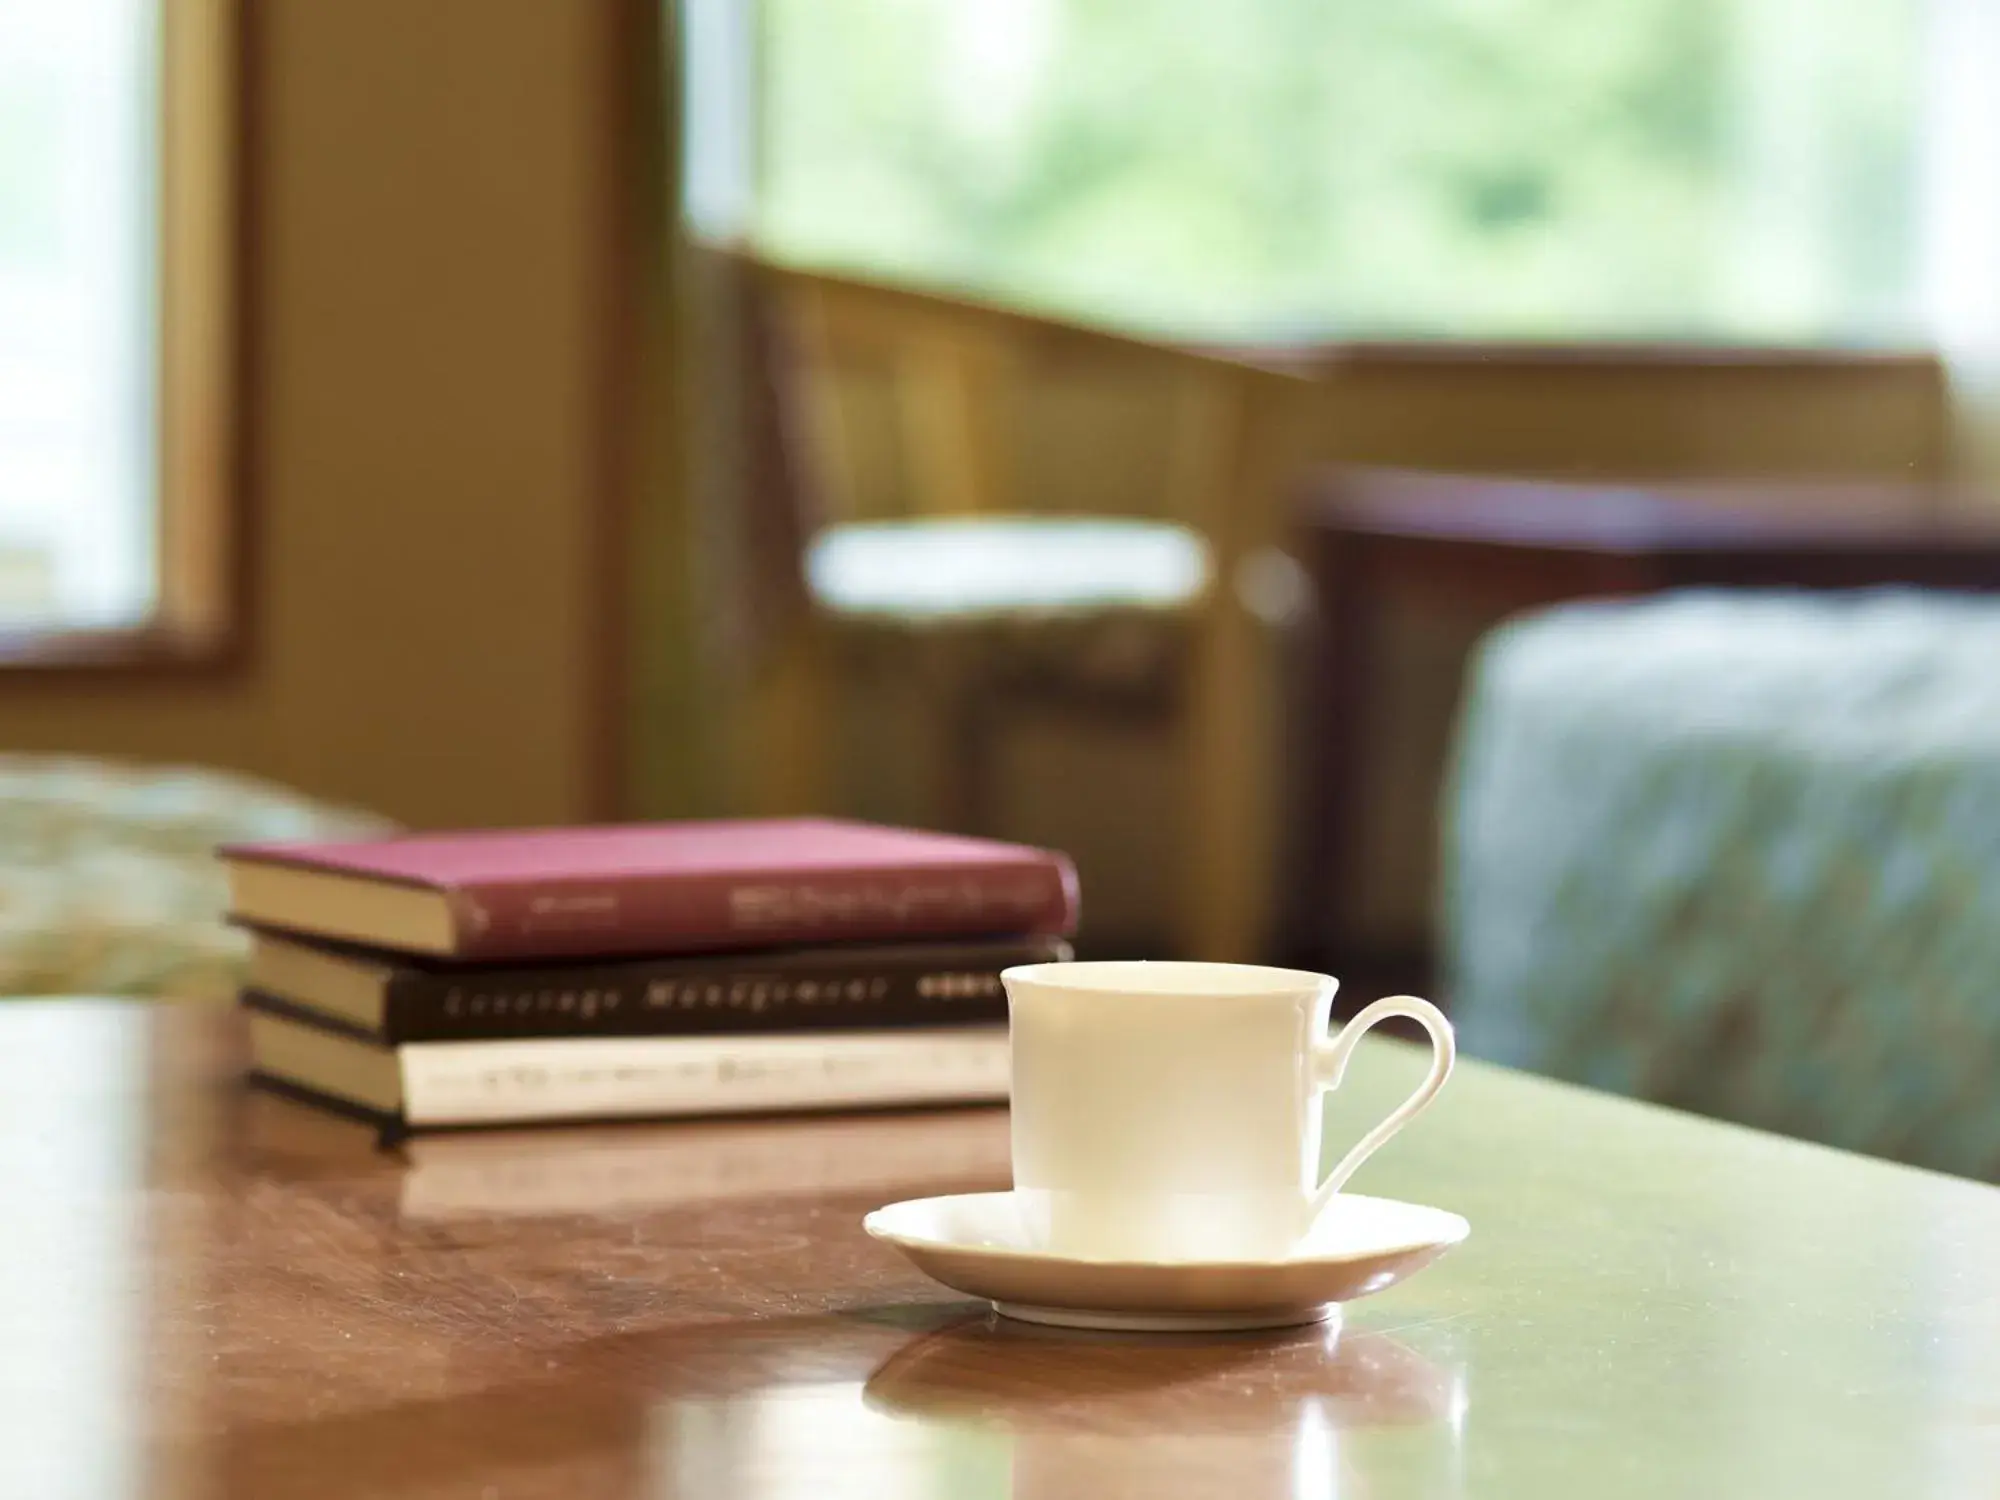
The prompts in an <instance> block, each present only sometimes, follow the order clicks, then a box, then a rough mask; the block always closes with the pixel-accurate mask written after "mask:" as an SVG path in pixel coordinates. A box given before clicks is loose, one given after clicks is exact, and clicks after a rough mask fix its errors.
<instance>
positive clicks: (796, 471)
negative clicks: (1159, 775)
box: [741, 260, 1308, 960]
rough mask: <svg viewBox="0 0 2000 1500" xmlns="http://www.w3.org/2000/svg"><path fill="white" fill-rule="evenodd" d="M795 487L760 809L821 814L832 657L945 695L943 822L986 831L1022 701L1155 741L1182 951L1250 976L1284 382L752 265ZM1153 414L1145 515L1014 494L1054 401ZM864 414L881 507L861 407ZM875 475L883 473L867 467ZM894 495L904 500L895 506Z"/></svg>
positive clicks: (1264, 834)
mask: <svg viewBox="0 0 2000 1500" xmlns="http://www.w3.org/2000/svg"><path fill="white" fill-rule="evenodd" d="M741 269H742V271H743V272H744V276H745V280H746V284H747V286H748V287H749V289H750V297H749V305H750V306H751V307H752V308H753V309H754V313H755V326H756V331H757V334H758V336H759V338H760V343H759V348H760V349H761V351H762V355H761V361H762V363H763V365H764V367H765V370H766V372H767V373H768V375H769V376H770V381H769V389H770V391H771V394H772V398H773V400H772V405H771V411H770V415H771V417H772V420H773V422H774V424H775V425H774V428H773V432H774V434H775V442H774V444H773V445H772V446H773V447H774V449H775V451H776V452H777V453H778V454H780V455H781V456H782V458H783V460H784V465H783V470H784V478H783V481H782V483H781V484H779V485H778V486H776V487H775V489H776V491H778V492H781V493H782V494H783V496H784V501H783V502H782V503H784V504H786V505H787V507H788V508H787V514H786V516H784V517H773V516H769V515H767V516H766V517H765V522H766V529H765V535H766V537H767V539H768V538H769V537H771V536H773V535H776V536H777V537H779V538H780V541H779V543H778V545H779V547H780V549H781V550H782V551H783V552H784V553H785V554H786V556H785V557H784V558H783V559H782V562H783V564H784V565H783V566H782V567H780V568H779V569H777V570H775V576H777V577H779V578H780V579H781V580H782V582H781V583H780V585H778V586H779V587H781V588H783V589H785V590H786V591H787V592H788V593H789V596H790V597H789V598H788V599H787V600H785V601H782V608H781V609H780V611H779V616H778V617H779V620H780V621H781V623H780V625H779V628H778V629H777V631H776V633H775V634H776V639H775V642H774V649H773V650H772V652H771V653H770V654H769V656H768V657H767V660H766V666H765V669H764V670H763V672H762V673H761V674H760V676H759V678H758V681H757V684H756V689H755V692H754V706H753V709H752V713H753V716H754V717H753V722H754V724H755V730H754V733H753V738H752V746H753V753H755V754H756V756H757V759H758V766H757V771H756V775H757V780H758V782H759V784H760V786H761V789H762V790H761V795H760V797H759V799H758V800H759V801H760V802H761V803H762V805H763V806H764V808H766V809H767V810H772V811H776V810H809V809H815V808H825V807H826V806H828V805H829V803H830V802H831V800H832V798H831V792H830V788H829V786H828V785H827V779H826V778H827V775H828V768H827V764H826V759H825V756H824V753H823V748H822V747H823V745H824V743H825V737H824V735H823V734H822V733H820V732H819V730H820V728H821V726H823V725H824V724H826V723H827V722H829V720H828V719H827V717H826V713H825V710H826V706H827V705H826V703H825V695H826V694H827V693H829V692H830V691H832V690H833V687H834V684H835V682H836V680H837V678H838V675H839V673H838V670H837V667H836V664H835V661H834V659H833V657H832V656H831V655H830V648H831V646H832V644H833V642H834V640H835V639H836V637H837V636H839V635H841V633H843V632H844V633H846V634H847V635H848V636H849V637H850V638H851V637H852V636H853V635H854V634H856V633H861V634H872V635H873V636H874V637H875V638H877V639H878V640H886V641H887V642H888V645H887V647H886V649H888V650H890V651H902V650H909V651H914V652H917V653H919V654H920V655H921V657H922V659H923V660H924V662H925V663H926V664H927V665H926V666H925V667H924V670H927V671H930V672H932V673H933V674H934V676H935V682H936V688H935V691H934V694H933V698H932V701H933V702H935V704H936V710H937V712H938V713H939V714H940V715H941V716H942V717H943V720H944V726H943V733H944V744H945V746H946V750H945V755H944V759H945V760H947V761H948V762H949V764H948V767H947V768H946V769H947V772H948V782H947V785H948V792H947V795H946V801H947V803H948V816H949V819H950V821H951V822H953V823H954V824H956V825H957V826H958V827H960V828H961V829H963V830H964V831H968V832H984V831H990V830H989V828H988V824H989V821H990V813H991V804H992V796H993V787H992V781H993V775H992V755H991V749H992V746H993V743H994V740H995V737H996V732H997V727H998V726H999V725H1001V724H1003V723H1004V722H1005V718H1006V715H1007V713H1008V711H1009V710H1010V708H1012V707H1013V706H1015V705H1018V704H1021V703H1023V702H1029V701H1033V702H1038V703H1048V702H1056V703H1060V704H1062V705H1064V707H1065V711H1068V710H1071V709H1073V710H1074V711H1075V712H1077V713H1079V714H1093V713H1095V714H1110V715H1118V716H1121V717H1129V716H1133V715H1142V716H1151V717H1161V718H1163V719H1165V720H1166V721H1167V722H1169V723H1172V724H1173V725H1174V727H1175V729H1176V734H1175V740H1174V742H1175V744H1176V746H1177V751H1176V753H1177V756H1178V760H1179V775H1180V781H1181V784H1182V786H1183V788H1184V790H1183V792H1182V795H1181V803H1180V811H1181V813H1182V815H1183V816H1184V833H1183V840H1182V846H1181V847H1182V849H1183V851H1184V852H1183V853H1182V855H1181V858H1180V870H1179V872H1178V878H1177V880H1176V884H1177V886H1178V889H1179V898H1178V899H1179V901H1180V902H1181V904H1182V910H1181V911H1180V913H1179V914H1178V918H1177V920H1176V922H1175V935H1174V939H1173V946H1174V948H1175V949H1176V951H1178V952H1181V953H1184V954H1186V955H1187V956H1191V957H1201V958H1208V959H1218V960H1247V959H1251V958H1254V957H1257V956H1258V955H1259V954H1260V953H1261V952H1262V951H1263V950H1264V946H1265V943H1266V940H1267V936H1268V933H1269V924H1270V919H1271V907H1272V897H1273V892H1272V885H1273V881H1274V876H1275V865H1276V856H1275V838H1274V832H1273V830H1274V826H1275V825H1274V817H1275V812H1276V809H1275V808H1274V807H1272V806H1271V805H1269V804H1270V800H1271V799H1272V797H1273V796H1274V793H1275V787H1276V782H1277V778H1276V776H1275V774H1274V773H1275V765H1274V759H1275V751H1276V745H1277V738H1276V733H1275V726H1274V724H1273V717H1274V708H1275V702H1276V695H1275V673H1274V665H1273V662H1272V660H1271V655H1272V653H1271V652H1270V650H1269V649H1268V646H1269V641H1268V639H1267V637H1268V635H1269V625H1270V624H1271V620H1272V616H1273V613H1274V610H1273V607H1272V606H1274V605H1275V604H1277V603H1280V602H1282V601H1281V600H1279V599H1277V598H1275V597H1274V596H1275V595H1278V594H1282V585H1283V583H1284V582H1286V581H1287V580H1288V579H1289V577H1291V576H1294V575H1293V574H1290V573H1288V572H1287V571H1286V562H1285V559H1284V558H1283V555H1282V553H1280V552H1279V550H1278V544H1279V542H1280V540H1281V535H1282V531H1283V518H1282V516H1281V513H1280V499H1281V496H1282V493H1283V485H1284V481H1285V479H1286V477H1287V473H1288V470H1289V469H1290V468H1291V467H1292V462H1291V460H1292V455H1293V453H1294V447H1293V435H1294V434H1295V433H1296V432H1297V431H1298V422H1297V420H1296V419H1297V417H1298V416H1299V414H1300V413H1299V408H1298V398H1299V397H1300V395H1302V394H1303V393H1304V391H1305V390H1306V389H1308V385H1307V382H1306V381H1305V380H1303V379H1302V378H1300V377H1297V376H1294V375H1290V374H1285V373H1280V372H1276V371H1272V370H1268V369H1264V368H1260V367H1258V366H1256V365H1254V364H1251V363H1248V362H1241V361H1236V360H1232V359H1228V358H1219V357H1212V356H1208V355H1204V354H1199V353H1195V352H1190V351H1187V350H1182V349H1177V348H1173V347H1169V346H1166V345H1161V344H1154V343H1148V342H1144V341H1141V340H1136V339H1132V338H1127V337H1122V336H1118V335H1114V334H1111V333H1106V332H1102V331H1097V330H1093V329H1089V328H1084V327H1079V326H1074V325H1071V324H1067V323H1062V322H1058V321H1055V320H1053V319H1048V318H1041V317H1033V316H1029V315H1026V314H1022V313H1018V312H1014V311H1009V310H1003V309H1000V308H997V307H992V306H984V305H977V304H974V303H970V302H964V301H957V300H953V299H950V298H945V297H940V296H935V295H928V294H924V293H920V292H915V291H910V290H906V289H902V288H895V287H889V286H883V285H877V284H872V283H866V282H862V281H857V280H851V279H841V278H834V277H830V276H824V275H819V274H814V273H808V272H804V271H799V270H795V269H790V268H786V267H782V266H777V265H773V264H769V263H767V262H757V261H748V260H746V261H743V262H742V263H741ZM1079 379H1102V380H1104V381H1106V382H1127V383H1130V384H1132V385H1134V386H1141V385H1143V386H1144V387H1145V388H1146V389H1147V390H1148V391H1149V392H1150V393H1152V394H1153V395H1154V396H1156V397H1157V399H1158V400H1159V401H1160V403H1161V406H1160V411H1161V413H1162V417H1163V420H1162V422H1161V425H1160V427H1159V430H1158V441H1159V446H1160V448H1161V450H1162V453H1161V456H1160V458H1159V468H1158V470H1157V472H1158V474H1159V475H1160V476H1161V477H1160V482H1159V488H1158V493H1157V494H1156V495H1153V496H1151V497H1150V498H1151V499H1152V501H1153V503H1152V504H1151V506H1150V512H1151V513H1150V514H1144V515H1139V514H1127V515H1107V514H1102V513H1098V514H1078V513H1075V512H1071V513H1068V514H1048V513H1045V512H1038V511H1037V510H1036V509H1035V507H1034V505H1033V504H1032V503H1031V501H1032V499H1033V498H1034V497H1030V496H1026V495H1024V494H1023V493H1021V490H1022V485H1021V480H1020V474H1021V469H1022V467H1023V462H1022V459H1023V444H1025V443H1029V442H1032V441H1033V429H1032V424H1031V423H1030V422H1029V420H1028V414H1027V408H1028V407H1029V406H1030V405H1031V404H1032V403H1033V402H1036V401H1040V402H1041V403H1043V408H1044V410H1046V409H1047V407H1048V405H1049V403H1051V402H1052V401H1059V400H1060V397H1059V396H1052V395H1051V391H1059V390H1060V389H1062V388H1063V383H1064V382H1066V381H1070V382H1073V381H1076V380H1079ZM864 390H866V391H871V392H873V396H874V409H875V415H876V417H877V418H878V422H877V424H876V426H877V428H878V429H881V430H885V431H886V433H887V439H886V443H881V442H878V443H877V445H876V447H877V450H878V453H877V456H878V457H885V456H886V458H887V460H888V461H887V462H886V463H884V464H879V465H878V466H877V471H876V475H875V480H876V481H881V482H879V483H876V484H875V487H876V488H877V489H880V488H884V487H888V488H895V489H897V490H899V491H900V495H899V497H897V498H896V499H895V500H892V501H888V502H885V501H884V499H883V497H882V496H881V495H880V494H877V493H869V492H868V487H869V485H870V484H871V480H870V478H869V475H868V474H867V472H865V465H864V464H863V463H862V462H861V457H862V455H861V453H860V448H861V446H862V437H863V434H862V432H861V428H862V425H863V424H862V422H861V420H860V417H859V416H858V415H857V413H858V411H859V405H858V397H857V392H860V391H864ZM885 446H886V448H887V449H888V450H890V451H889V453H888V454H886V455H883V454H882V453H880V451H879V450H880V449H882V448H883V447H885ZM885 476H893V481H894V482H893V483H891V482H888V480H886V479H885Z"/></svg>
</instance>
